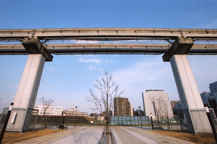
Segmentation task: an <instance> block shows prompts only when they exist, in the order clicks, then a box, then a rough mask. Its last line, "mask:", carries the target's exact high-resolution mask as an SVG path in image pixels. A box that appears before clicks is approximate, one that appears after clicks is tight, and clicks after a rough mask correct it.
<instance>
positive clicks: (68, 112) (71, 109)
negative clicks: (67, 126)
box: [63, 107, 88, 116]
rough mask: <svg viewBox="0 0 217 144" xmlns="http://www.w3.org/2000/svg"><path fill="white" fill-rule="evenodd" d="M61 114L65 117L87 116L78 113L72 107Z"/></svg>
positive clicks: (86, 114)
mask: <svg viewBox="0 0 217 144" xmlns="http://www.w3.org/2000/svg"><path fill="white" fill-rule="evenodd" d="M63 114H65V115H66V116H88V113H85V112H79V111H78V110H75V109H74V108H73V107H72V108H70V109H66V110H65V111H63Z"/></svg>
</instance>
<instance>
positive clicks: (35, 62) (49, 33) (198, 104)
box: [0, 28, 217, 133]
mask: <svg viewBox="0 0 217 144" xmlns="http://www.w3.org/2000/svg"><path fill="white" fill-rule="evenodd" d="M123 35H125V36H126V37H123ZM25 37H29V38H25ZM38 38H40V40H41V39H43V40H47V39H48V40H52V39H76V40H99V41H100V40H109V41H110V40H111V41H113V40H121V39H122V40H145V39H160V40H168V41H170V40H173V39H174V38H176V40H175V41H174V42H173V44H172V46H171V47H170V48H169V50H168V51H166V52H165V49H164V50H163V51H159V50H157V51H158V52H157V53H158V54H159V53H160V52H163V53H164V52H165V54H164V56H163V60H164V61H170V63H171V67H172V70H173V73H174V78H175V81H176V85H177V89H178V92H179V96H180V100H181V102H182V107H183V109H185V114H186V119H187V123H188V130H189V131H190V132H193V133H203V132H211V127H210V124H209V122H208V118H207V116H206V113H205V109H204V106H203V102H202V100H201V97H200V93H199V90H198V87H197V84H196V81H195V79H194V76H193V73H192V70H191V67H190V64H189V61H188V58H187V55H186V54H187V53H188V52H189V51H191V50H190V49H191V48H192V46H193V44H194V43H193V39H194V40H195V39H200V40H206V39H209V40H216V39H217V30H196V29H195V30H193V29H185V30H180V29H124V28H123V29H118V28H117V29H116V28H114V29H107V28H105V29H103V28H96V29H38V30H28V29H27V30H0V40H5V39H8V40H13V39H18V40H20V39H23V42H22V44H23V46H24V47H25V49H26V51H27V52H28V53H29V57H28V59H27V62H26V66H25V68H24V72H23V75H22V78H21V81H20V84H19V87H18V90H17V94H16V96H15V99H14V107H17V108H24V109H26V110H27V109H28V108H33V106H34V103H35V99H36V95H37V91H38V87H39V82H40V78H41V74H42V71H43V66H44V63H45V60H47V61H52V58H53V57H52V55H51V54H50V53H49V52H48V51H47V50H46V48H45V47H44V46H43V44H42V43H41V42H40V40H39V39H38ZM101 45H103V44H101ZM109 45H110V44H109ZM117 45H118V44H117ZM129 45H131V44H129ZM129 45H128V46H129ZM132 45H134V46H135V44H132ZM132 45H131V46H130V47H129V48H126V46H125V49H123V51H122V49H121V48H119V49H118V48H117V47H116V46H115V47H114V48H110V49H109V48H108V49H101V47H99V48H98V49H97V53H100V52H102V53H106V54H109V53H112V52H113V51H117V52H118V53H119V52H120V53H121V52H126V53H130V52H132V51H134V52H138V53H146V52H147V51H145V50H144V49H133V47H132ZM107 47H108V46H107ZM12 48H13V47H12ZM53 48H54V46H53ZM146 48H147V46H146ZM161 48H162V46H161ZM164 48H165V47H164ZM206 48H207V47H205V49H206ZM68 49H69V46H68ZM86 50H87V51H88V49H86V47H83V48H81V49H77V50H75V51H73V50H71V52H73V53H76V52H78V53H80V52H82V53H83V52H84V53H85V51H86ZM89 50H90V49H89ZM95 50H96V49H92V50H91V52H93V53H94V52H95ZM12 51H13V50H12ZM51 51H52V50H51ZM60 51H61V50H60ZM202 51H203V50H202ZM63 52H64V50H63ZM107 52H108V53H107ZM192 52H193V53H194V51H192ZM197 52H199V53H200V49H199V50H197ZM203 52H205V53H209V51H206V50H205V51H203ZM214 52H215V53H216V49H214ZM3 53H4V52H3ZM210 53H212V52H210ZM14 112H15V111H14ZM30 120H31V114H30V113H28V111H26V112H19V111H17V118H16V120H15V123H13V124H12V123H10V124H9V125H8V127H7V129H8V130H21V131H26V130H28V127H29V123H30Z"/></svg>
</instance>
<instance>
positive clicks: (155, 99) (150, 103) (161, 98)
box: [142, 90, 173, 118]
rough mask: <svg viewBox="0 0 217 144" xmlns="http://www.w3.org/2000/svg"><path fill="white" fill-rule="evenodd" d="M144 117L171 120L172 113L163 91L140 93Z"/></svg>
mask: <svg viewBox="0 0 217 144" xmlns="http://www.w3.org/2000/svg"><path fill="white" fill-rule="evenodd" d="M142 99H143V107H144V112H145V116H151V115H152V116H153V118H157V117H158V118H159V117H161V118H167V117H168V118H173V111H172V107H171V104H170V100H169V96H168V93H167V92H164V91H163V90H146V92H143V93H142Z"/></svg>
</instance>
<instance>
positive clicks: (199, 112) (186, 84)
mask: <svg viewBox="0 0 217 144" xmlns="http://www.w3.org/2000/svg"><path fill="white" fill-rule="evenodd" d="M170 63H171V67H172V70H173V74H174V78H175V81H176V86H177V89H178V92H179V97H180V100H181V104H182V108H183V109H184V110H185V114H186V119H187V128H188V131H189V132H192V133H204V132H212V130H211V126H210V123H209V120H208V118H207V115H206V111H205V108H204V105H203V102H202V99H201V96H200V93H199V90H198V87H197V84H196V81H195V78H194V75H193V72H192V70H191V66H190V64H189V61H188V58H187V55H186V54H180V55H178V54H174V55H173V56H172V57H171V58H170Z"/></svg>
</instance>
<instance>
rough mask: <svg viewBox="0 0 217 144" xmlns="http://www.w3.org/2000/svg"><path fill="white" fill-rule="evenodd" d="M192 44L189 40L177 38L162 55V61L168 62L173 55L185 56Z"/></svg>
mask: <svg viewBox="0 0 217 144" xmlns="http://www.w3.org/2000/svg"><path fill="white" fill-rule="evenodd" d="M193 44H194V43H193V41H192V39H191V38H177V39H176V41H175V42H174V43H173V44H172V46H171V48H170V49H169V50H168V51H167V52H165V54H164V55H163V61H165V62H166V61H170V58H171V57H172V56H173V55H174V54H187V53H188V51H189V50H190V49H191V47H192V46H193Z"/></svg>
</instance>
